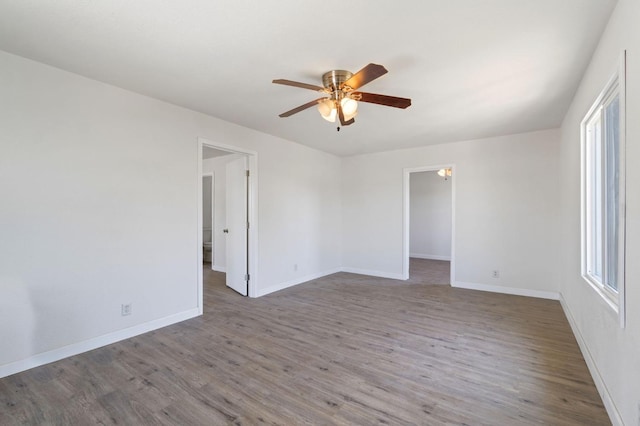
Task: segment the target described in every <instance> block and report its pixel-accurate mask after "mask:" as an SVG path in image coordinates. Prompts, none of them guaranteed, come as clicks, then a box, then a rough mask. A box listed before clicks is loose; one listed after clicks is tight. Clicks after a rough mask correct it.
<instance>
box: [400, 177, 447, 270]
mask: <svg viewBox="0 0 640 426" xmlns="http://www.w3.org/2000/svg"><path fill="white" fill-rule="evenodd" d="M451 182H452V178H447V179H446V180H445V178H443V177H441V176H438V172H437V171H431V172H415V173H411V175H410V185H409V188H410V194H409V199H410V205H411V209H410V213H409V217H410V225H409V230H410V233H409V240H410V244H409V253H410V256H411V257H417V258H420V259H435V260H451Z"/></svg>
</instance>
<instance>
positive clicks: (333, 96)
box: [273, 64, 411, 130]
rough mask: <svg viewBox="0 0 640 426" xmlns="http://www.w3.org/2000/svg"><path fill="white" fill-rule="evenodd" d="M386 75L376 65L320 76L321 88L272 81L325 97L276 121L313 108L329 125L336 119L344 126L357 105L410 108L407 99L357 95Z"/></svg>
mask: <svg viewBox="0 0 640 426" xmlns="http://www.w3.org/2000/svg"><path fill="white" fill-rule="evenodd" d="M386 73H387V69H386V68H385V67H383V66H382V65H378V64H369V65H367V66H365V67H364V68H362V69H361V70H360V71H358V72H357V73H355V74H353V73H351V72H350V71H347V70H332V71H329V72H326V73H324V74H323V75H322V85H323V86H324V87H320V86H315V85H313V84H307V83H300V82H297V81H292V80H283V79H280V80H273V83H275V84H283V85H285V86H293V87H300V88H302V89H309V90H315V91H317V92H320V93H322V94H324V95H328V97H323V98H319V99H316V100H314V101H311V102H308V103H306V104H304V105H300V106H299V107H296V108H294V109H292V110H289V111H287V112H283V113H282V114H280V117H289V116H291V115H293V114H296V113H298V112H300V111H304V110H305V109H307V108H311V107H312V106H314V105H317V108H318V112H319V113H320V115H321V116H322V118H324V119H325V120H327V121H329V122H332V123H335V121H336V118H338V119H339V120H340V124H341V125H342V126H348V125H350V124H353V123H354V122H355V120H354V117H355V116H356V115H357V114H358V101H360V102H368V103H373V104H378V105H384V106H391V107H395V108H401V109H405V108H407V107H409V106H411V99H407V98H397V97H394V96H386V95H378V94H375V93H366V92H358V91H357V89H359V88H360V87H362V86H364V85H365V84H367V83H370V82H371V81H373V80H375V79H377V78H378V77H380V76H382V75H384V74H386ZM338 130H340V127H338Z"/></svg>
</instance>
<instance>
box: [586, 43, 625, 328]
mask: <svg viewBox="0 0 640 426" xmlns="http://www.w3.org/2000/svg"><path fill="white" fill-rule="evenodd" d="M625 80H626V52H624V51H623V52H622V55H621V58H620V60H619V63H618V66H617V67H616V71H615V72H614V73H613V75H612V76H611V78H610V79H609V81H608V82H607V84H606V85H605V87H604V89H603V90H602V91H601V92H600V94H599V95H598V97H597V98H596V100H595V102H594V103H593V104H592V106H591V108H590V109H589V111H588V112H587V114H586V115H585V116H584V119H583V120H582V122H581V123H580V145H581V159H580V169H581V182H580V183H581V200H580V201H581V202H580V207H581V233H580V234H581V235H580V236H581V273H582V277H583V278H584V279H585V280H586V281H587V283H589V285H590V286H591V287H592V288H593V289H594V290H595V291H596V293H598V294H599V295H600V296H601V298H602V299H603V300H604V301H605V302H606V304H607V305H608V306H609V307H610V308H611V309H613V311H614V312H615V313H616V314H617V315H618V319H619V322H620V327H622V328H624V326H625V317H626V315H625V282H626V280H625V259H626V252H625V245H626V244H625V235H626V233H625V216H626V202H625V200H626V197H625V186H626V171H625V164H626V155H625V136H626V123H625V118H626V108H625V107H626V98H625V94H626V81H625ZM616 96H617V97H618V102H619V105H618V106H619V122H618V125H619V129H618V151H619V158H618V164H617V167H618V202H617V207H618V212H617V213H618V217H617V221H618V223H617V225H618V228H617V234H618V235H617V238H618V241H617V254H618V257H617V264H616V268H617V279H616V284H617V290H616V289H613V288H612V287H611V286H609V285H607V284H605V281H606V279H607V278H606V277H608V276H609V274H608V270H607V268H608V267H609V266H608V262H607V246H608V239H607V224H608V221H607V220H608V219H607V206H606V196H605V195H606V189H605V188H604V187H605V184H606V177H605V175H606V171H607V169H606V166H605V163H606V161H607V158H606V155H605V152H606V146H607V143H606V140H605V137H606V133H607V129H606V128H605V127H606V126H605V123H606V122H605V112H606V108H607V107H608V106H609V105H610V104H611V102H612V101H614V100H615V98H616ZM597 121H600V123H599V136H600V138H599V140H598V141H597V144H596V146H595V147H594V146H593V143H594V141H593V139H592V137H593V136H591V137H590V136H589V132H588V129H589V128H590V127H591V126H592V125H593V123H594V122H597ZM597 151H599V152H598V155H599V158H596V159H595V160H597V161H594V159H593V155H594V152H597ZM598 163H599V164H598ZM594 164H598V165H597V166H595V167H597V168H598V172H599V173H600V179H599V180H598V179H596V181H598V183H599V188H598V191H600V192H599V193H598V194H596V195H597V196H599V199H598V200H596V201H597V202H598V203H599V204H600V211H599V213H595V214H596V215H597V216H598V218H597V220H599V225H600V226H599V229H596V230H595V231H594V229H593V228H594V226H593V225H594V219H593V215H594V211H593V209H591V206H592V204H593V202H594V200H593V196H594V191H593V186H594V179H595V178H594V174H593V169H594ZM594 232H599V233H600V244H599V246H600V251H599V253H598V255H599V256H598V261H599V262H601V270H600V276H601V277H602V278H601V280H598V277H597V275H596V274H593V273H592V272H591V271H589V266H590V265H591V264H592V262H590V261H592V259H591V258H590V257H593V255H594V249H593V244H592V243H593V237H594V235H593V234H594Z"/></svg>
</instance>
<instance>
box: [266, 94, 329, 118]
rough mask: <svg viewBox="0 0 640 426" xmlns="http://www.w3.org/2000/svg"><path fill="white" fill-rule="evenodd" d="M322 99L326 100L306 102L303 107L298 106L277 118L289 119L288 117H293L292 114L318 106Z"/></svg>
mask: <svg viewBox="0 0 640 426" xmlns="http://www.w3.org/2000/svg"><path fill="white" fill-rule="evenodd" d="M323 99H327V98H318V99H316V100H314V101H311V102H307V103H306V104H304V105H300V106H299V107H297V108H294V109H292V110H289V111H287V112H283V113H282V114H280V115H279V116H278V117H283V118H284V117H289V116H290V115H293V114H297V113H299V112H300V111H304V110H305V109H307V108H311V107H312V106H314V105H318V102H320V101H321V100H323Z"/></svg>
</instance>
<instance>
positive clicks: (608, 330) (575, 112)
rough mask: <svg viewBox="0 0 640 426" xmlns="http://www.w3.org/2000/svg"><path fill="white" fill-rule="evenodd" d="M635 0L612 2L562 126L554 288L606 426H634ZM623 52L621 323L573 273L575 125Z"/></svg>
mask: <svg viewBox="0 0 640 426" xmlns="http://www.w3.org/2000/svg"><path fill="white" fill-rule="evenodd" d="M639 18H640V2H638V1H635V0H633V1H632V0H619V1H618V5H617V6H616V9H615V11H614V12H613V14H612V16H611V18H610V21H609V24H608V26H607V29H606V30H605V32H604V34H603V37H602V39H601V41H600V44H599V47H598V49H597V50H596V52H595V53H594V56H593V58H592V61H591V64H590V65H589V68H588V70H587V72H586V73H585V75H584V77H583V80H582V82H581V84H580V87H579V89H578V91H577V92H576V95H575V98H574V100H573V103H572V105H571V108H570V109H569V111H568V113H567V115H566V117H565V119H564V122H563V125H562V143H561V145H562V147H561V161H560V167H561V172H562V178H561V182H562V197H561V200H562V202H561V220H562V234H563V238H562V242H563V244H562V247H561V263H560V264H561V270H560V274H561V275H560V283H561V284H560V291H561V293H562V296H563V299H564V306H565V309H566V311H567V314H568V315H567V316H568V317H569V318H571V319H572V321H573V326H574V331H575V333H576V335H577V337H578V339H579V340H580V341H581V343H582V346H583V354H584V355H585V358H586V360H587V363H588V364H591V365H590V367H591V368H590V369H591V372H592V375H593V376H594V379H595V381H596V384H597V385H598V387H599V390H600V392H601V394H602V395H603V400H604V401H605V404H606V405H607V408H608V411H609V414H610V416H611V417H612V420H613V421H614V424H622V422H624V424H627V425H637V424H640V286H639V285H638V283H640V263H639V262H638V261H637V260H638V259H640V168H639V167H638V164H640V144H638V141H640V120H638V117H640V79H639V76H640V27H639V26H638V19H639ZM623 49H627V92H626V93H627V103H626V106H627V114H626V117H627V133H626V138H627V145H626V146H627V154H626V156H627V157H626V160H627V175H626V194H627V210H626V211H627V222H626V224H627V232H626V282H627V294H626V296H627V302H626V306H627V324H626V328H625V329H621V328H620V326H619V325H618V320H617V318H616V315H615V314H614V312H613V311H612V310H611V309H610V308H609V307H607V306H606V305H605V303H604V302H603V301H602V300H600V297H599V296H598V295H597V294H596V293H595V292H594V291H593V290H592V288H591V287H589V285H588V284H587V283H586V281H584V279H582V277H581V275H580V122H581V120H582V118H583V117H584V115H585V114H586V112H587V110H588V109H589V107H590V106H591V104H592V103H593V101H594V100H595V98H596V97H597V96H598V94H599V93H600V91H601V90H602V89H603V88H604V86H605V84H606V82H607V80H608V79H609V77H610V76H611V75H612V73H613V72H614V70H615V67H616V66H617V63H618V59H619V56H620V54H621V51H622V50H623Z"/></svg>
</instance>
